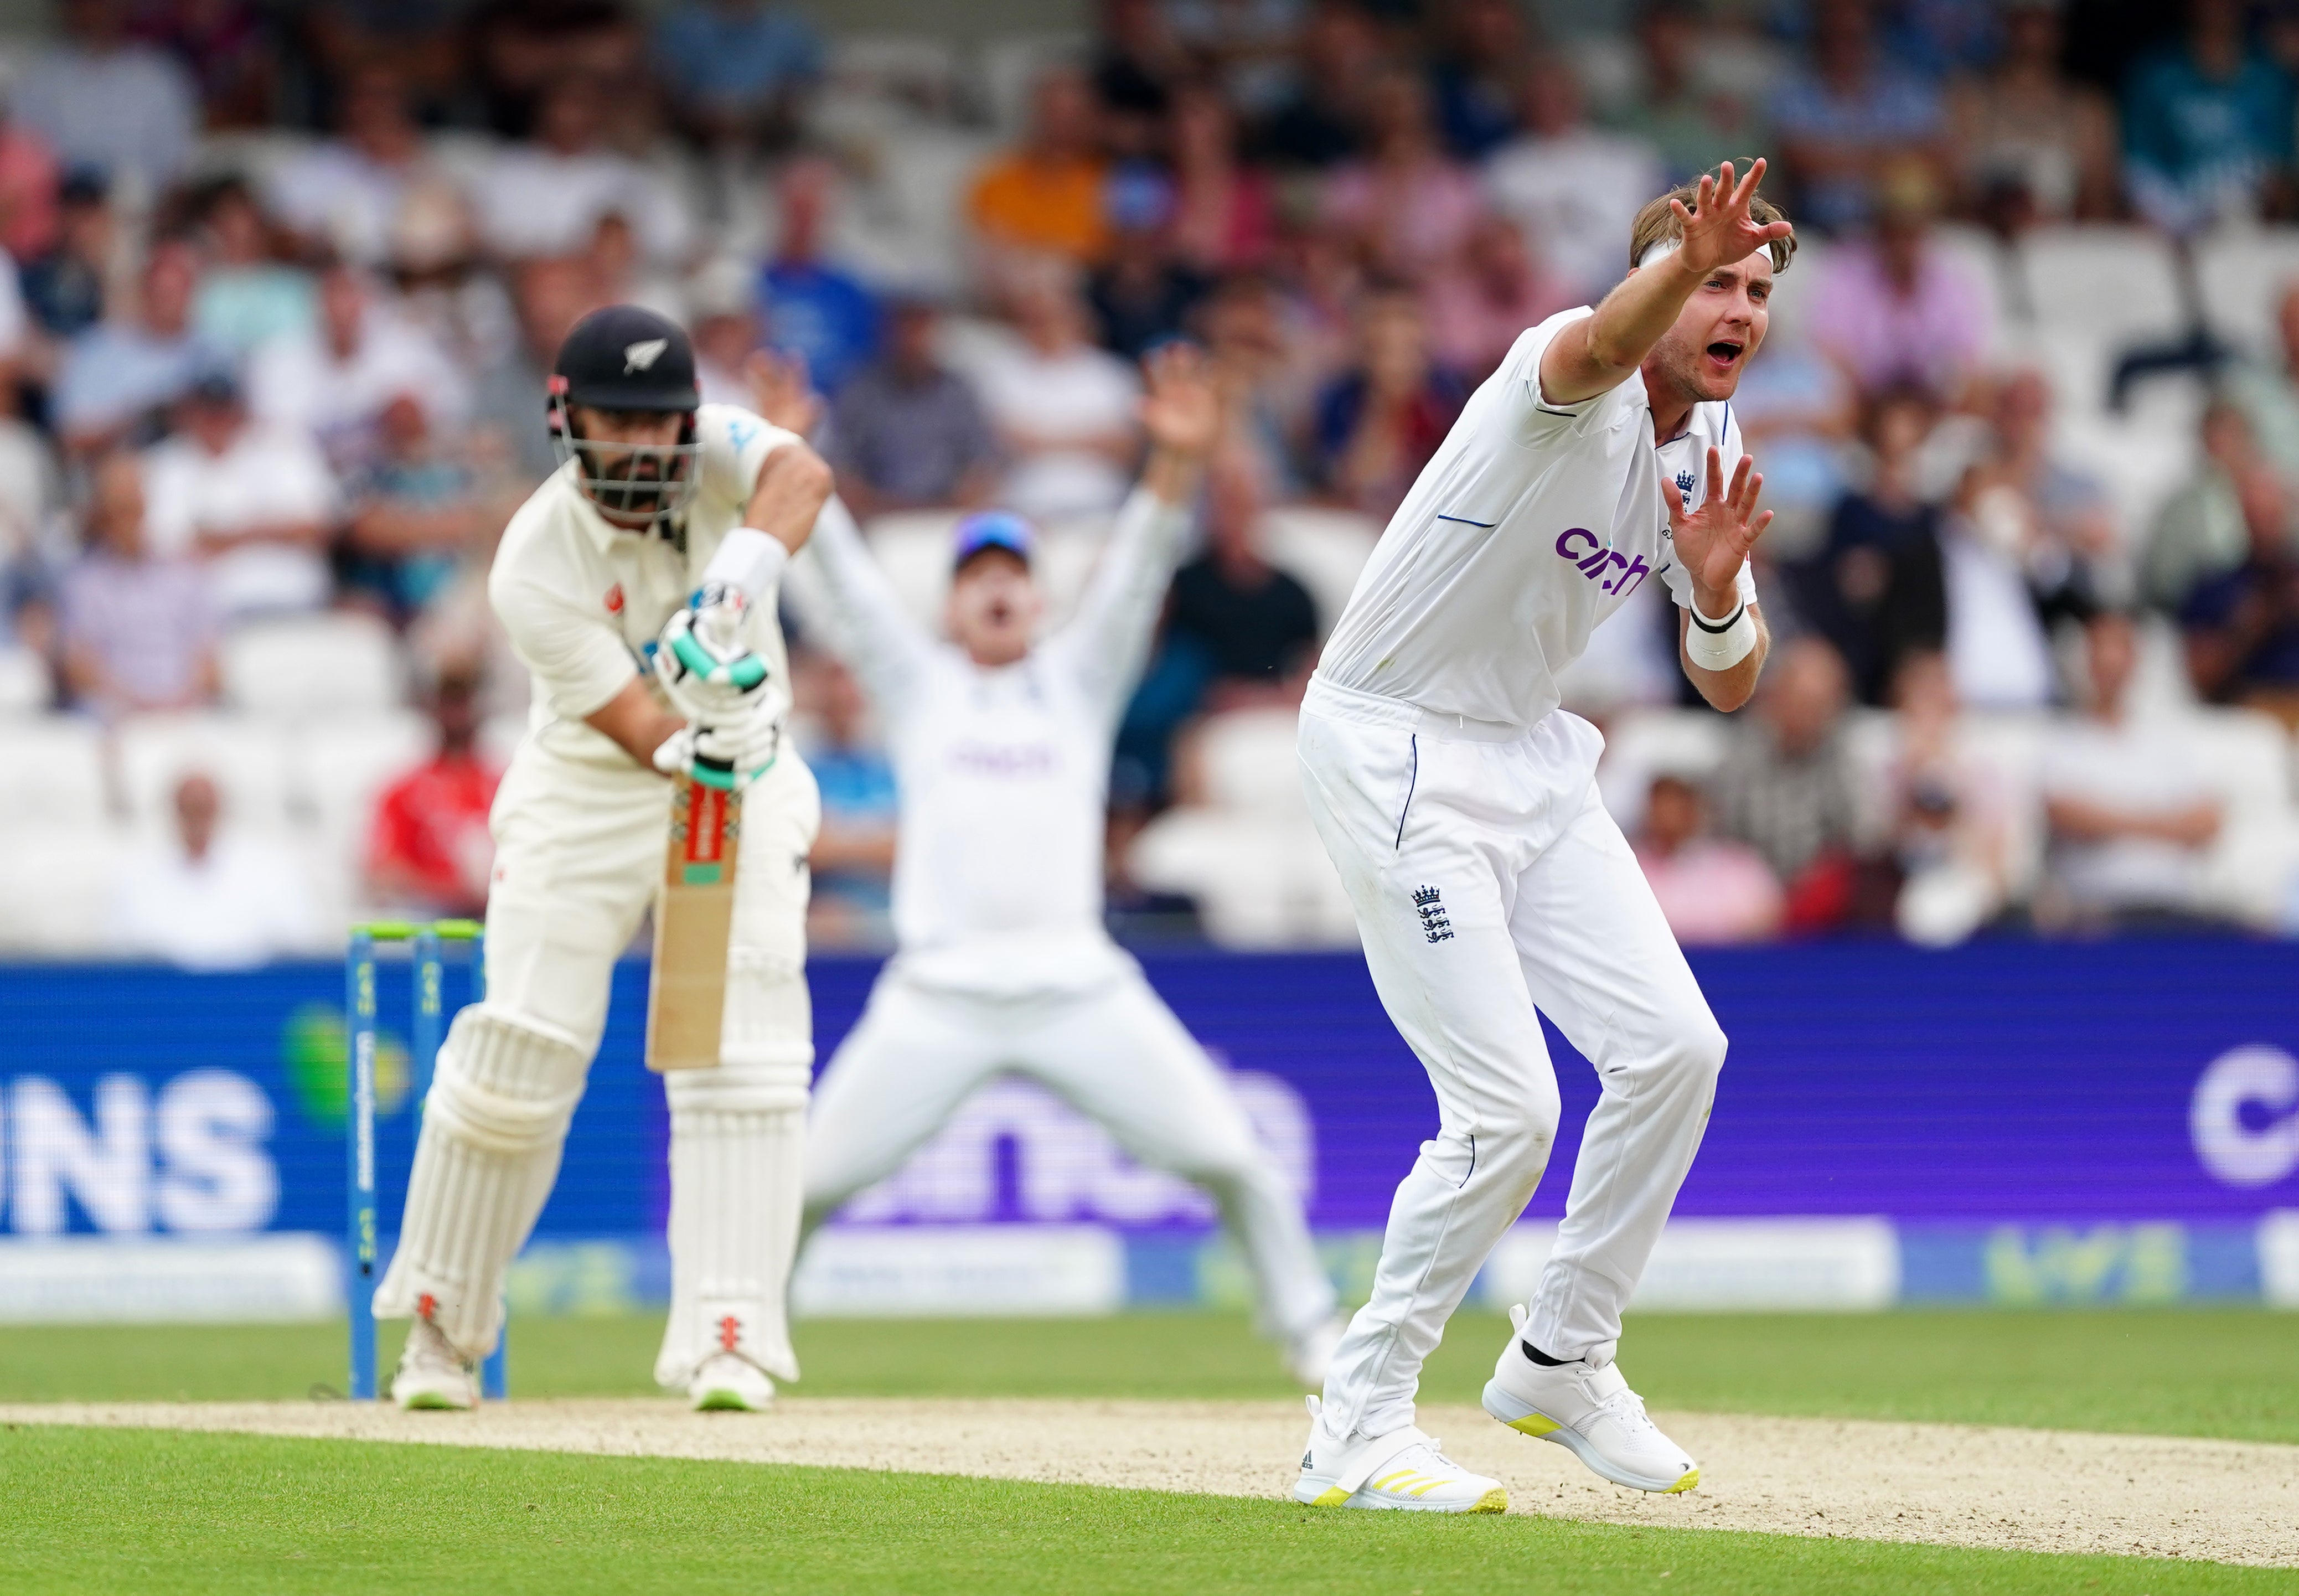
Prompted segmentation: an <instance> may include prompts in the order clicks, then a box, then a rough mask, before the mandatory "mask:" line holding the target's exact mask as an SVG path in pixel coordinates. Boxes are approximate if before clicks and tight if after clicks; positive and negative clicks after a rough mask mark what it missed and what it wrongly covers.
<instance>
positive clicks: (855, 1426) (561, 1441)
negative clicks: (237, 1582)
mask: <svg viewBox="0 0 2299 1596" xmlns="http://www.w3.org/2000/svg"><path fill="white" fill-rule="evenodd" d="M1656 1417H1657V1419H1658V1421H1659V1422H1660V1424H1661V1426H1662V1427H1663V1428H1664V1429H1665V1430H1666V1431H1667V1432H1668V1433H1669V1434H1670V1435H1672V1437H1674V1438H1675V1439H1676V1440H1677V1441H1678V1442H1681V1444H1682V1445H1683V1446H1684V1447H1685V1448H1686V1449H1687V1450H1688V1451H1690V1452H1691V1453H1692V1455H1693V1456H1694V1457H1695V1458H1697V1459H1699V1460H1700V1487H1699V1489H1698V1490H1697V1491H1695V1492H1689V1493H1687V1494H1685V1495H1681V1496H1648V1495H1647V1494H1645V1493H1643V1492H1636V1491H1625V1490H1621V1489H1619V1488H1617V1487H1614V1486H1612V1485H1609V1484H1606V1483H1605V1482H1603V1481H1601V1480H1598V1478H1597V1477H1596V1476H1595V1475H1591V1474H1589V1472H1588V1471H1587V1470H1585V1469H1584V1468H1582V1467H1581V1464H1580V1463H1579V1461H1578V1460H1577V1459H1574V1458H1573V1456H1572V1454H1570V1453H1569V1452H1567V1451H1564V1448H1562V1447H1559V1446H1555V1445H1551V1444H1549V1443H1548V1442H1539V1441H1531V1440H1527V1439H1525V1438H1523V1437H1522V1436H1519V1435H1516V1434H1512V1433H1511V1432H1509V1431H1507V1430H1506V1429H1503V1428H1502V1427H1501V1426H1499V1425H1498V1424H1496V1423H1494V1422H1493V1420H1492V1419H1490V1418H1489V1417H1486V1416H1485V1415H1484V1414H1483V1413H1481V1412H1480V1411H1479V1410H1477V1409H1473V1408H1466V1407H1459V1406H1446V1405H1439V1404H1424V1405H1423V1407H1422V1409H1421V1411H1420V1423H1421V1427H1422V1428H1423V1430H1425V1431H1428V1432H1429V1433H1430V1434H1434V1435H1438V1436H1440V1437H1442V1438H1443V1439H1444V1440H1445V1442H1446V1443H1447V1446H1446V1451H1448V1454H1449V1455H1450V1456H1451V1457H1452V1458H1453V1459H1455V1460H1456V1461H1457V1462H1459V1463H1461V1464H1463V1465H1465V1466H1466V1467H1470V1468H1474V1469H1476V1470H1478V1471H1480V1472H1481V1473H1485V1474H1490V1475H1494V1476H1496V1477H1497V1478H1498V1479H1500V1480H1501V1481H1502V1482H1503V1483H1504V1484H1506V1485H1507V1487H1508V1491H1509V1510H1510V1511H1511V1512H1514V1513H1537V1514H1543V1515H1547V1516H1549V1517H1563V1518H1579V1519H1595V1520H1602V1521H1606V1522H1609V1523H1615V1524H1650V1525H1672V1526H1676V1527H1680V1528H1691V1529H1734V1530H1760V1531H1768V1532H1771V1533H1774V1534H1797V1535H1812V1536H1826V1537H1849V1538H1855V1539H1862V1540H1878V1541H1917V1542H1936V1543H1939V1544H1945V1545H1955V1546H1983V1547H1996V1548H2002V1549H2005V1550H2019V1551H2045V1552H2100V1553H2114V1554H2121V1555H2125V1556H2134V1555H2137V1556H2142V1557H2167V1558H2192V1559H2206V1560H2210V1561H2213V1562H2224V1563H2250V1564H2258V1565H2262V1566H2270V1567H2299V1485H2295V1484H2294V1482H2295V1481H2299V1446H2281V1445H2271V1444H2266V1443H2259V1442H2230V1441H2200V1440H2186V1439H2179V1438H2175V1437H2168V1436H2152V1435H2106V1434H2082V1433H2078V1432H2073V1431H2065V1430H2024V1429H2012V1428H1997V1427H1983V1426H1966V1425H1940V1424H1902V1423H1885V1422H1879V1421H1875V1420H1867V1419H1821V1418H1771V1417H1742V1416H1735V1415H1720V1414H1695V1413H1663V1414H1659V1415H1656ZM0 1422H5V1423H8V1424H10V1425H17V1424H45V1425H101V1426H127V1427H131V1428H142V1429H181V1430H208V1431H229V1432H238V1433H244V1434H261V1435H286V1436H302V1437H310V1438H317V1439H337V1440H361V1441H378V1442H417V1443H429V1444H436V1445H450V1446H479V1447H510V1448H518V1449H525V1450H531V1451H553V1452H577V1453H580V1452H593V1453H603V1454H610V1455H615V1456H626V1457H665V1458H692V1459H717V1460H721V1461H727V1462H743V1463H795V1464H805V1465H810V1466H814V1467H832V1468H867V1469H896V1470H902V1471H907V1472H912V1473H920V1474H949V1475H975V1476H978V1477H983V1478H991V1479H1010V1480H1034V1481H1040V1482H1045V1483H1051V1484H1081V1485H1105V1486H1114V1487H1116V1488H1119V1489H1123V1490H1135V1491H1176V1492H1198V1493H1205V1494H1213V1495H1223V1496H1250V1497H1261V1498H1280V1497H1282V1496H1283V1494H1284V1492H1286V1490H1287V1488H1288V1487H1289V1486H1290V1485H1291V1484H1292V1481H1293V1476H1294V1468H1293V1461H1294V1459H1296V1458H1297V1457H1298V1456H1299V1451H1300V1446H1301V1442H1302V1438H1303V1436H1304V1435H1305V1434H1307V1428H1306V1426H1307V1418H1306V1417H1305V1416H1304V1414H1303V1412H1302V1409H1301V1408H1300V1407H1299V1404H1297V1403H1291V1402H1282V1401H1278V1402H1271V1401H1251V1402H1200V1401H1054V1400H1037V1399H1014V1398H1000V1399H996V1400H980V1399H967V1400H952V1399H946V1398H925V1399H912V1398H887V1397H876V1398H808V1397H786V1398H784V1399H783V1400H782V1401H780V1402H779V1403H778V1404H777V1405H776V1409H774V1410H773V1411H772V1412H769V1413H764V1414H695V1413H691V1412H688V1411H687V1410H686V1409H685V1407H684V1405H683V1404H679V1403H676V1402H671V1401H631V1400H587V1401H572V1400H569V1401H511V1402H509V1403H496V1404H491V1405H489V1406H487V1407H486V1408H485V1409H482V1410H481V1411H479V1412H477V1413H476V1414H452V1413H401V1412H399V1411H398V1410H397V1409H393V1408H391V1407H388V1406H386V1405H381V1404H368V1403H357V1404H354V1403H350V1402H343V1401H311V1402H175V1403H168V1402H134V1403H127V1402H72V1403H39V1404H29V1403H26V1404H10V1405H4V1406H0Z"/></svg>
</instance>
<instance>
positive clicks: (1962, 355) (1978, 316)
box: [1811, 162, 1996, 409]
mask: <svg viewBox="0 0 2299 1596" xmlns="http://www.w3.org/2000/svg"><path fill="white" fill-rule="evenodd" d="M1879 190H1880V191H1879V195H1878V201H1879V210H1878V215H1877V218H1876V228H1875V232H1874V235H1873V237H1871V238H1869V239H1867V240H1864V241H1862V242H1859V243H1855V244H1849V245H1845V246H1844V247H1843V248H1841V249H1839V250H1838V251H1837V252H1836V253H1835V254H1832V255H1831V256H1830V258H1829V259H1828V261H1827V262H1825V263H1824V264H1823V265H1822V269H1821V274H1820V277H1819V279H1818V280H1817V281H1816V282H1814V283H1813V288H1812V310H1811V316H1812V338H1813V343H1814V344H1816V345H1819V346H1820V348H1821V349H1822V351H1823V352H1825V353H1827V354H1829V355H1830V357H1832V358H1833V359H1834V360H1835V361H1836V362H1838V364H1839V365H1841V366H1842V367H1843V368H1844V369H1845V370H1846V371H1847V373H1849V374H1850V376H1851V378H1852V380H1853V381H1854V382H1855V383H1857V384H1858V385H1859V387H1860V390H1861V392H1862V393H1863V394H1867V395H1875V394H1880V393H1882V392H1883V391H1885V390H1886V389H1888V388H1893V387H1919V388H1921V389H1923V390H1924V391H1926V392H1927V393H1929V394H1930V395H1932V396H1933V397H1934V398H1935V399H1937V400H1938V401H1939V402H1940V403H1943V404H1946V405H1948V406H1950V407H1952V408H1956V409H1963V408H1968V407H1969V405H1970V404H1971V402H1972V399H1973V394H1972V388H1973V385H1974V382H1975V381H1976V379H1977V378H1978V377H1979V369H1980V366H1981V364H1982V362H1983V360H1984V358H1985V356H1986V354H1987V353H1988V348H1989V346H1990V345H1991V344H1992V343H1993V341H1994V339H1995V335H1996V326H1995V314H1994V307H1993V306H1992V305H1991V303H1989V300H1988V287H1987V285H1986V284H1985V283H1984V282H1982V281H1981V280H1980V279H1979V276H1978V274H1977V273H1976V272H1975V271H1974V270H1972V269H1971V267H1970V266H1969V265H1968V264H1967V263H1965V262H1963V261H1960V260H1957V259H1955V257H1953V256H1951V255H1949V254H1947V253H1946V252H1945V251H1944V250H1942V249H1940V248H1939V247H1938V245H1937V244H1935V243H1934V242H1933V240H1932V237H1931V219H1932V216H1933V214H1934V212H1936V211H1937V210H1938V188H1937V187H1936V185H1935V184H1934V182H1933V179H1932V177H1931V174H1930V171H1929V170H1926V169H1925V168H1924V167H1923V166H1922V165H1921V164H1920V163H1916V162H1908V163H1906V164H1904V165H1901V166H1898V167H1896V168H1895V169H1893V170H1892V171H1891V172H1890V173H1889V174H1888V175H1887V177H1886V178H1885V179H1884V181H1883V182H1882V183H1881V184H1880V186H1879Z"/></svg>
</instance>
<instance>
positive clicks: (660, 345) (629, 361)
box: [623, 338, 670, 377]
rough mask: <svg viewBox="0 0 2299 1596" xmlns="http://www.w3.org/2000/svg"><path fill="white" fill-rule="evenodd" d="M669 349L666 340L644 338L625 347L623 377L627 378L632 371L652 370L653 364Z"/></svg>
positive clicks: (668, 343) (667, 340)
mask: <svg viewBox="0 0 2299 1596" xmlns="http://www.w3.org/2000/svg"><path fill="white" fill-rule="evenodd" d="M669 347H670V340H669V339H668V338H646V339H643V340H641V341H640V342H638V343H636V344H631V345H625V347H624V349H623V375H624V376H626V377H628V376H629V375H630V374H631V373H632V372H634V371H651V370H653V369H654V363H655V362H657V361H659V360H660V359H661V358H662V352H663V351H664V350H666V349H668V348H669Z"/></svg>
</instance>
